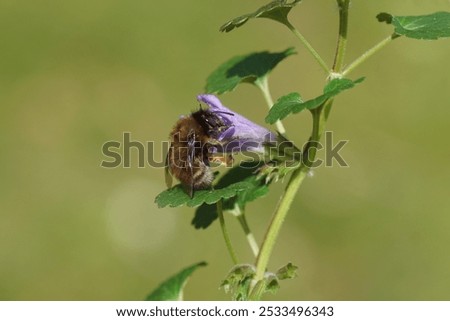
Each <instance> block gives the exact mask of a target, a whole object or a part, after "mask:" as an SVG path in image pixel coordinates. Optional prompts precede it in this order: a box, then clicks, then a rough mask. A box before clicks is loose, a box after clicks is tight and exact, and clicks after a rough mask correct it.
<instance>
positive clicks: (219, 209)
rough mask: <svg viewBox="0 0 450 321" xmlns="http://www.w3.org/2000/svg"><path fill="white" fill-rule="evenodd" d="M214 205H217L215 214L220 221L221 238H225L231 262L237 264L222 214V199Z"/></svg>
mask: <svg viewBox="0 0 450 321" xmlns="http://www.w3.org/2000/svg"><path fill="white" fill-rule="evenodd" d="M216 205H217V214H218V216H219V221H220V228H221V229H222V234H223V238H224V240H225V244H226V246H227V249H228V253H230V257H231V260H232V261H233V263H234V264H238V262H239V261H238V259H237V256H236V252H235V251H234V249H233V245H232V244H231V240H230V236H229V234H228V230H227V227H226V225H225V218H224V216H223V209H222V200H220V201H218V202H217V203H216Z"/></svg>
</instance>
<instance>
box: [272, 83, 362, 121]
mask: <svg viewBox="0 0 450 321" xmlns="http://www.w3.org/2000/svg"><path fill="white" fill-rule="evenodd" d="M363 80H364V78H359V79H357V80H355V81H352V80H350V79H345V78H336V79H333V80H331V81H330V82H329V83H328V84H327V85H326V86H325V88H324V90H323V94H322V95H320V96H318V97H316V98H314V99H311V100H308V101H305V102H303V101H302V99H301V97H300V95H299V94H297V93H290V94H288V95H286V96H283V97H281V98H280V99H278V100H277V102H276V103H275V104H274V105H273V106H272V108H271V109H270V111H269V114H268V115H267V117H266V119H265V120H266V122H267V123H269V124H274V123H275V122H276V121H277V120H279V119H284V118H285V117H287V116H288V115H289V114H291V113H293V114H296V113H299V112H301V111H302V110H304V109H314V108H317V107H319V106H320V105H322V104H323V103H324V102H325V101H327V100H328V99H330V98H332V97H334V96H336V95H338V94H339V93H340V92H342V91H344V90H347V89H350V88H353V87H354V86H355V85H356V84H358V83H360V82H362V81H363Z"/></svg>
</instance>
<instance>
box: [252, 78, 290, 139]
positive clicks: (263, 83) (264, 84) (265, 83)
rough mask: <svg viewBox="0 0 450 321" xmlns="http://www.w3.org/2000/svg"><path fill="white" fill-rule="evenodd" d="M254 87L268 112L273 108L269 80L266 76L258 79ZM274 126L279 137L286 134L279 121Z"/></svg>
mask: <svg viewBox="0 0 450 321" xmlns="http://www.w3.org/2000/svg"><path fill="white" fill-rule="evenodd" d="M255 85H256V86H257V87H258V88H259V89H260V90H261V92H262V94H263V96H264V99H265V100H266V103H267V106H268V107H269V110H270V109H271V108H272V106H273V100H272V95H271V94H270V90H269V80H268V78H267V76H264V77H261V78H259V79H258V80H257V81H255ZM275 126H276V127H277V130H278V132H279V133H280V134H281V135H284V134H285V133H286V129H285V128H284V126H283V123H282V122H281V120H277V122H276V123H275Z"/></svg>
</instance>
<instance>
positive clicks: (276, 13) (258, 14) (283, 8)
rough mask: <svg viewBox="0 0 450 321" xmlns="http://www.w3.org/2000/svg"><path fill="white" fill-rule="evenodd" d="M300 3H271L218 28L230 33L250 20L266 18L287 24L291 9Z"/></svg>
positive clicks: (294, 1) (284, 0)
mask: <svg viewBox="0 0 450 321" xmlns="http://www.w3.org/2000/svg"><path fill="white" fill-rule="evenodd" d="M300 1H302V0H293V1H290V2H289V1H287V0H275V1H272V2H270V3H268V4H266V5H265V6H262V7H261V8H259V9H258V10H256V11H255V12H252V13H248V14H244V15H242V16H239V17H237V18H234V19H232V20H230V21H228V22H227V23H225V24H224V25H223V26H222V27H220V31H225V32H230V31H231V30H233V29H234V28H238V27H240V26H242V25H243V24H245V23H246V22H247V21H248V20H249V19H252V18H268V19H272V20H275V21H278V22H281V23H283V24H285V23H286V22H287V16H288V14H289V11H291V9H292V8H293V7H295V5H296V4H297V3H299V2H300Z"/></svg>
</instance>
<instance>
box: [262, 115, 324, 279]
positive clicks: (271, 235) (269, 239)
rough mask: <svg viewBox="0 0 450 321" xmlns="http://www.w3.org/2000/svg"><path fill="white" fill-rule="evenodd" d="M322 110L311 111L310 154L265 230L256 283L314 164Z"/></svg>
mask: <svg viewBox="0 0 450 321" xmlns="http://www.w3.org/2000/svg"><path fill="white" fill-rule="evenodd" d="M323 114H324V113H323V108H322V107H319V108H317V111H313V113H312V115H313V130H312V134H311V138H310V140H309V142H308V149H307V151H306V153H308V152H309V151H310V153H311V154H309V155H308V154H306V155H305V156H306V157H304V162H303V163H302V165H301V166H300V167H299V168H298V169H296V170H295V171H294V172H293V173H292V175H291V177H290V179H289V182H288V184H287V186H286V189H285V191H284V193H283V195H282V196H281V198H280V200H279V202H278V205H277V208H276V210H275V213H274V215H273V216H272V220H271V222H270V224H269V228H268V229H267V232H266V235H265V237H264V241H263V244H262V246H261V250H260V252H259V255H258V257H257V259H256V275H255V279H256V280H257V281H259V280H262V279H263V277H264V273H265V271H266V268H267V264H268V262H269V258H270V256H271V254H272V250H273V247H274V245H275V242H276V239H277V237H278V234H279V232H280V229H281V225H282V224H283V222H284V219H285V218H286V215H287V213H288V211H289V208H290V207H291V204H292V201H293V200H294V197H295V195H296V194H297V191H298V189H299V188H300V185H301V184H302V182H303V180H304V178H305V177H306V174H307V173H308V171H309V166H310V165H311V164H312V163H313V162H314V159H315V153H316V151H317V148H313V147H314V146H316V147H317V144H318V143H319V140H320V136H321V135H322V133H323V131H324V129H325V127H324V126H323V125H324V124H323V122H324V121H325V119H324V117H323Z"/></svg>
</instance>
